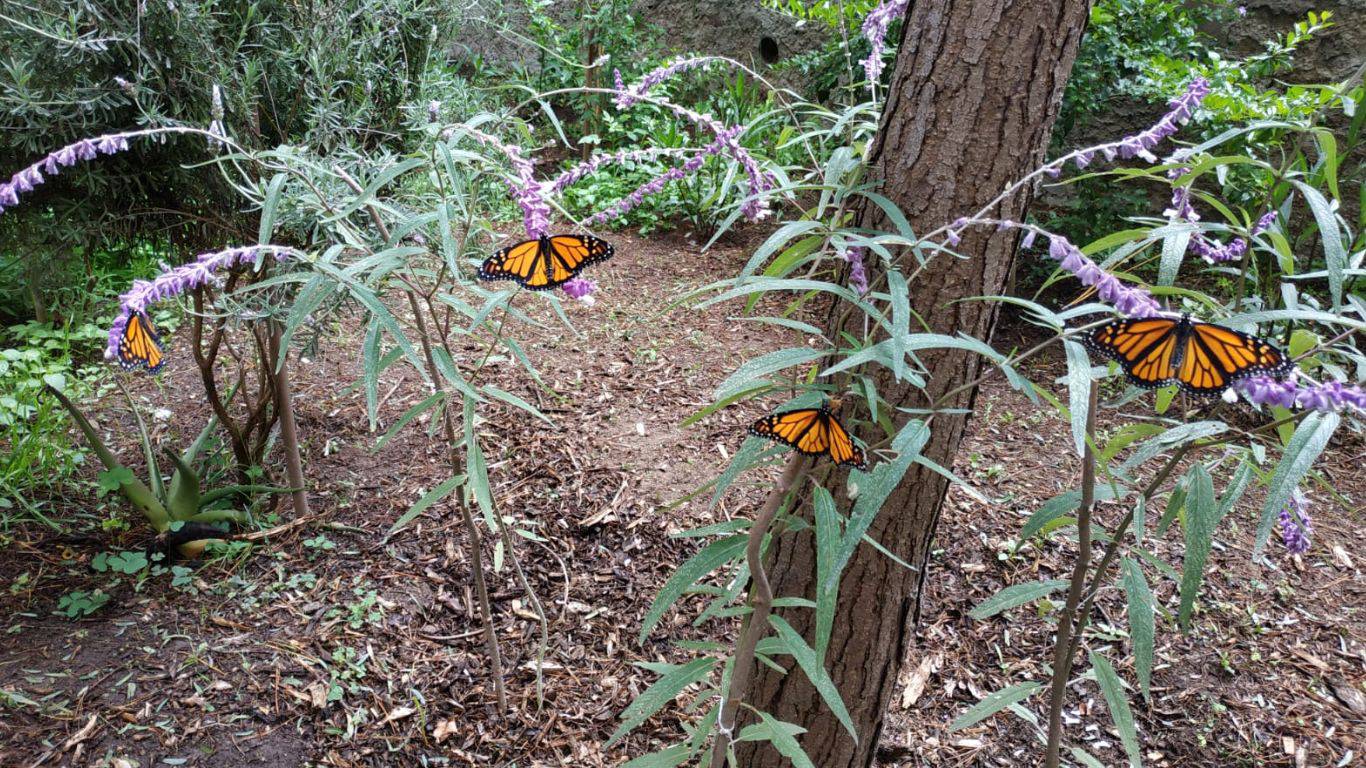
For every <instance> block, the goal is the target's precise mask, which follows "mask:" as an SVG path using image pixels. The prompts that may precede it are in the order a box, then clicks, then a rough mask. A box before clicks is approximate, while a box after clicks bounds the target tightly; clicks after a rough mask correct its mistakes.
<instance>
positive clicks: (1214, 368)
mask: <svg viewBox="0 0 1366 768" xmlns="http://www.w3.org/2000/svg"><path fill="white" fill-rule="evenodd" d="M1082 343H1083V344H1085V345H1086V348H1087V349H1090V350H1091V351H1093V352H1097V353H1100V354H1102V355H1105V356H1106V357H1109V358H1110V359H1112V360H1114V361H1116V362H1118V363H1119V364H1120V366H1121V367H1123V368H1124V373H1125V375H1127V376H1128V378H1129V381H1132V382H1133V383H1135V384H1137V385H1138V386H1140V387H1147V388H1148V389H1155V388H1157V387H1163V386H1166V385H1168V384H1173V383H1175V384H1179V385H1181V388H1182V389H1184V390H1186V391H1187V392H1192V393H1194V394H1197V395H1206V396H1212V395H1217V394H1220V393H1222V392H1223V391H1224V390H1225V389H1228V387H1229V385H1230V384H1232V383H1233V382H1234V381H1237V380H1238V379H1241V378H1243V377H1245V376H1255V375H1266V376H1272V377H1275V378H1280V377H1282V376H1285V375H1286V374H1288V373H1290V371H1291V370H1293V369H1294V363H1292V362H1291V361H1290V359H1289V358H1288V357H1286V356H1285V354H1284V353H1282V352H1281V351H1280V350H1279V349H1276V348H1275V347H1274V346H1272V345H1271V344H1269V343H1267V342H1265V341H1263V340H1261V339H1259V338H1257V337H1256V336H1250V335H1248V334H1246V333H1242V332H1239V331H1235V330H1233V329H1231V328H1225V327H1223V326H1222V325H1214V324H1212V323H1202V322H1199V321H1192V320H1191V319H1190V315H1182V316H1181V319H1179V320H1176V319H1172V318H1169V317H1149V318H1143V319H1136V320H1114V321H1112V322H1109V323H1106V324H1105V325H1102V326H1101V327H1099V328H1097V329H1095V330H1094V331H1092V332H1091V333H1090V334H1088V335H1086V336H1084V337H1082Z"/></svg>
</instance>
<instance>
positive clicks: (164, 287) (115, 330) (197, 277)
mask: <svg viewBox="0 0 1366 768" xmlns="http://www.w3.org/2000/svg"><path fill="white" fill-rule="evenodd" d="M299 255H300V253H299V252H298V251H296V250H294V249H293V248H286V247H284V246H279V245H248V246H242V247H239V248H228V249H227V250H223V251H213V252H210V253H203V254H200V255H199V257H198V258H196V259H195V260H194V261H191V262H189V263H186V264H182V265H180V266H178V267H174V268H172V269H167V270H166V271H164V272H162V273H161V274H160V275H158V276H157V277H156V278H155V279H153V280H134V281H133V287H132V288H130V289H129V290H128V292H127V293H125V294H123V295H122V296H120V297H119V312H118V314H117V315H116V316H115V317H114V324H113V325H112V326H110V328H109V343H108V345H107V346H106V347H105V349H104V357H105V359H106V360H113V359H115V358H116V357H117V356H118V353H119V340H120V339H122V338H123V332H124V330H125V329H127V327H128V321H129V320H130V319H131V318H132V317H133V315H138V314H143V313H145V312H146V311H147V308H148V307H150V306H151V305H153V304H156V303H157V302H160V301H165V300H166V299H170V298H174V297H176V296H180V295H182V294H184V293H187V292H189V291H193V290H195V289H198V288H203V287H204V286H207V285H216V284H218V280H219V278H218V275H217V273H218V272H222V271H224V270H230V269H232V268H234V267H240V266H246V265H248V264H256V263H258V262H259V261H260V260H261V259H264V258H265V257H266V256H273V257H274V258H275V260H276V261H285V260H287V259H290V258H296V257H298V256H299Z"/></svg>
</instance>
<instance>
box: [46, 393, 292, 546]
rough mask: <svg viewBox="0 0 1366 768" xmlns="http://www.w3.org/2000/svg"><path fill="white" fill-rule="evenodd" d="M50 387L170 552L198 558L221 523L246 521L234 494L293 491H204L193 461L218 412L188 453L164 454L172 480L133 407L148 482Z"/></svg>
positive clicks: (217, 536) (219, 534)
mask: <svg viewBox="0 0 1366 768" xmlns="http://www.w3.org/2000/svg"><path fill="white" fill-rule="evenodd" d="M45 386H46V388H47V391H48V392H49V393H51V394H52V396H53V397H55V398H57V400H58V402H60V403H61V404H62V406H63V407H64V408H66V410H67V412H68V413H70V414H71V419H72V421H75V422H76V426H77V427H79V428H80V430H81V433H82V434H84V435H85V439H86V442H88V443H89V444H90V448H91V449H92V450H93V451H94V452H95V455H96V456H98V457H99V459H100V463H102V464H103V465H104V468H105V469H106V470H107V471H109V472H110V473H111V474H112V476H113V477H114V478H115V479H116V481H117V482H118V486H119V492H120V493H122V494H123V496H124V498H126V499H128V501H129V502H130V503H131V504H132V505H133V506H134V507H137V509H138V510H139V511H141V512H142V514H143V516H144V517H146V518H147V522H148V523H149V524H150V525H151V526H152V528H153V530H155V531H156V532H157V534H158V536H159V537H160V540H161V543H162V546H164V547H165V549H166V551H167V552H169V551H170V550H171V548H173V547H174V548H177V549H178V550H179V552H180V554H181V555H183V556H185V557H196V556H198V555H199V553H201V552H202V551H203V550H204V546H205V544H206V543H207V542H208V541H209V540H212V539H222V538H225V537H226V535H227V530H226V528H222V527H219V526H220V525H221V524H224V523H228V524H235V525H242V524H244V523H246V522H247V520H248V517H247V513H246V512H244V511H242V510H239V509H234V508H233V507H232V506H231V503H232V500H233V499H234V498H240V497H241V496H243V495H245V494H250V493H288V492H289V491H290V490H291V489H289V488H277V487H275V486H270V485H228V486H224V487H222V488H214V489H213V490H209V491H204V490H203V488H202V487H201V483H200V477H199V473H198V472H197V471H196V470H195V469H194V463H195V460H196V458H197V457H198V456H199V453H200V451H202V450H203V448H204V444H205V443H206V442H208V438H209V435H210V434H211V433H212V432H213V430H214V427H216V426H217V424H218V420H217V418H216V417H214V418H210V419H209V422H208V423H207V424H205V425H204V429H203V430H201V431H200V432H199V436H198V437H196V438H195V439H194V442H192V443H190V446H189V448H187V449H185V451H184V452H183V453H179V454H177V453H176V452H175V451H173V450H170V449H169V448H168V449H165V454H166V456H167V457H168V458H169V460H170V462H171V464H172V466H173V467H174V468H173V470H172V471H171V476H170V478H169V479H167V478H166V477H165V476H164V475H163V474H162V471H161V466H160V464H159V463H158V462H157V460H156V451H155V449H154V448H153V447H152V441H151V438H150V437H149V436H148V434H147V429H146V427H145V426H144V424H143V422H142V416H141V415H140V414H138V412H137V409H136V408H134V409H133V414H134V415H135V416H136V417H137V420H138V433H139V436H140V438H141V443H142V450H143V456H144V458H145V459H146V461H147V481H146V482H144V481H143V480H141V479H139V478H138V477H137V476H136V475H134V474H133V473H132V471H131V470H129V469H128V468H127V467H125V466H124V465H123V464H122V463H121V462H120V461H119V459H118V457H117V456H116V455H114V452H113V451H111V450H110V449H109V446H107V445H105V443H104V441H103V440H102V439H100V435H99V433H98V432H97V431H96V430H95V427H94V425H92V424H91V423H90V420H89V419H87V418H86V416H85V414H84V413H82V412H81V410H80V409H79V408H77V407H76V404H75V403H73V402H71V399H70V398H68V397H67V396H66V395H65V394H64V393H63V392H61V391H60V390H58V389H56V388H55V387H53V386H51V385H50V384H48V385H45ZM229 398H231V394H230V395H229Z"/></svg>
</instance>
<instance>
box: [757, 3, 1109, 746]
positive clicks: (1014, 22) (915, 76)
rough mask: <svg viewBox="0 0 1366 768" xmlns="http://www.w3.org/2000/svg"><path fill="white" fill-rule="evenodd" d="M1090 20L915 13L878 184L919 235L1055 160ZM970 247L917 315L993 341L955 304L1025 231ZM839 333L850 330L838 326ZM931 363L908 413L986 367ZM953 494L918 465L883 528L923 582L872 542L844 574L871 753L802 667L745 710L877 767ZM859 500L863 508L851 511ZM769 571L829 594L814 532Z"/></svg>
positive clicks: (948, 439) (978, 239) (840, 631)
mask: <svg viewBox="0 0 1366 768" xmlns="http://www.w3.org/2000/svg"><path fill="white" fill-rule="evenodd" d="M1086 19H1087V3H1086V2H1085V0H919V1H918V2H914V3H913V7H912V8H911V9H910V11H909V12H908V17H907V19H906V21H905V24H904V25H903V32H902V42H901V49H900V54H899V55H898V57H897V61H896V66H895V69H894V71H893V74H892V82H891V88H890V92H889V94H888V99H887V105H886V107H885V109H884V110H883V115H882V125H881V127H880V130H879V133H878V138H877V141H876V143H875V145H874V147H873V150H872V156H871V159H870V166H871V167H870V175H871V177H872V178H873V179H875V180H876V179H880V180H882V181H883V186H882V192H883V194H885V195H886V196H887V197H889V198H891V199H892V200H893V201H894V202H896V203H897V205H899V206H900V207H901V209H902V210H903V211H904V212H905V213H906V215H907V217H908V218H909V219H910V221H911V224H912V225H913V226H914V227H915V229H916V230H917V231H928V230H929V229H932V228H934V227H937V226H939V225H942V224H944V223H946V222H949V221H952V220H953V219H955V218H957V217H958V216H962V215H965V214H969V213H972V212H973V211H976V210H977V209H978V208H979V207H981V206H982V205H983V204H985V203H986V202H987V201H989V200H991V199H992V198H994V197H995V196H996V195H997V194H999V193H1000V191H1001V190H1002V189H1003V188H1004V187H1005V186H1006V185H1007V184H1008V183H1009V182H1011V181H1013V180H1015V179H1017V178H1019V177H1021V176H1023V175H1024V174H1025V173H1028V172H1029V171H1030V170H1032V169H1034V168H1035V167H1037V166H1038V165H1039V164H1040V163H1041V162H1042V159H1043V155H1044V151H1045V149H1046V148H1047V146H1048V139H1049V133H1050V131H1051V130H1052V126H1053V120H1054V118H1055V117H1056V115H1057V112H1058V106H1059V104H1060V102H1061V99H1062V91H1063V86H1064V84H1065V83H1066V80H1067V76H1068V74H1069V72H1070V71H1071V68H1072V61H1073V59H1074V58H1075V57H1076V53H1077V45H1078V42H1079V41H1080V39H1081V34H1082V30H1083V29H1084V27H1085V24H1086ZM1027 204H1028V193H1027V191H1026V192H1022V193H1021V194H1019V195H1016V196H1014V197H1013V198H1012V199H1010V200H1007V201H1006V202H1005V203H1004V204H1003V205H1002V206H1001V209H1000V210H999V211H996V212H995V213H996V214H997V215H998V216H1000V217H1001V218H1010V219H1017V220H1018V219H1020V218H1022V217H1023V214H1024V211H1025V208H1026V205H1027ZM863 223H864V224H865V225H866V226H871V227H873V228H876V229H892V227H891V225H890V224H889V222H887V221H886V219H885V216H884V215H883V214H882V213H881V211H880V209H877V208H875V207H870V208H869V209H868V210H866V211H865V216H864V222H863ZM958 250H959V251H960V252H961V253H963V254H964V255H965V256H967V257H968V258H965V259H953V258H946V257H943V256H941V257H939V258H938V259H936V260H935V261H934V262H933V263H932V264H931V266H930V268H929V269H926V270H924V271H923V272H921V273H920V274H919V275H918V277H917V278H916V280H915V282H913V283H912V284H911V288H910V292H911V305H912V307H914V308H915V310H916V311H917V312H918V313H919V315H920V316H921V317H923V318H925V319H926V321H927V322H928V323H929V324H930V326H931V330H933V331H935V332H938V333H957V332H963V333H967V334H971V335H973V336H976V337H978V338H986V337H988V336H989V334H990V332H991V328H992V325H993V322H994V320H995V305H994V304H991V303H987V302H960V303H953V302H955V300H958V299H962V298H965V297H968V296H977V295H984V294H996V293H1000V292H1001V291H1002V290H1003V288H1004V287H1005V285H1006V282H1007V279H1008V277H1009V275H1010V271H1011V261H1012V258H1013V255H1014V250H1015V235H1014V234H1013V233H1011V232H995V231H992V230H981V229H978V230H971V231H968V232H965V233H964V235H963V239H962V243H961V244H960V245H959V247H958ZM869 261H870V264H869V266H870V271H871V270H872V268H873V266H874V265H873V264H872V261H873V260H872V259H870V260H869ZM910 271H911V270H910V269H909V268H907V269H906V270H905V272H906V273H909V272H910ZM830 330H831V331H838V329H834V328H832V329H830ZM829 337H830V338H839V335H838V333H837V332H831V333H830V334H829ZM920 355H921V359H922V360H924V362H925V364H926V365H927V367H928V369H929V371H930V372H931V375H930V377H929V381H928V384H927V387H926V391H924V392H922V391H920V390H918V389H916V388H914V387H910V386H907V385H905V384H902V383H898V382H896V381H895V380H893V379H892V377H891V376H890V375H884V376H882V377H881V378H880V380H878V381H877V382H876V383H877V388H878V391H879V392H880V393H882V395H883V397H885V398H886V399H887V401H888V402H889V403H890V404H891V405H892V406H898V407H912V408H924V407H926V406H927V405H928V403H927V400H926V397H929V398H930V399H934V398H937V397H939V396H940V395H943V394H945V393H947V392H949V391H951V390H953V389H954V388H955V387H958V386H960V385H962V384H964V383H966V382H968V381H970V380H972V379H973V378H975V377H976V376H977V375H978V374H979V371H980V369H981V362H980V360H979V358H977V357H976V356H972V355H968V354H966V353H962V352H956V351H952V352H949V351H946V352H941V353H938V354H934V353H930V352H922V353H920ZM975 396H976V389H975V388H971V389H969V390H967V391H964V392H963V393H961V394H960V395H958V396H957V397H956V398H954V400H953V401H951V402H949V403H946V404H945V407H948V408H962V409H971V408H972V406H973V401H974V399H975ZM966 426H967V417H966V416H965V415H949V414H939V415H937V416H935V418H934V422H933V433H932V435H931V437H930V441H929V443H928V444H927V445H926V447H925V450H924V451H923V453H924V454H925V456H927V457H928V458H930V459H933V460H934V461H935V462H937V463H938V464H940V465H941V466H951V465H952V463H953V457H954V454H955V452H956V451H957V449H958V445H959V442H960V441H961V440H962V437H963V431H964V429H965V427H966ZM863 436H864V437H868V436H869V435H863ZM947 486H948V483H947V481H946V480H945V479H944V478H943V477H942V476H940V475H938V474H935V473H934V472H931V471H929V470H926V469H925V468H924V467H923V466H921V465H920V464H914V465H912V467H911V469H910V471H909V472H907V473H906V476H905V478H904V479H903V480H902V481H901V483H900V485H899V486H898V487H897V488H896V489H895V490H894V491H893V493H892V495H891V496H890V497H889V498H888V500H887V503H886V505H885V506H884V508H883V510H882V512H881V514H879V515H878V517H877V519H876V521H875V522H874V523H873V525H872V527H871V528H870V529H869V531H868V533H869V535H871V536H872V537H873V538H874V539H875V540H877V541H878V542H880V543H881V544H883V545H884V546H886V547H887V548H888V549H889V550H891V551H892V552H894V553H896V554H897V555H898V556H899V557H901V558H903V559H905V560H906V561H907V562H910V563H915V564H918V565H919V566H920V572H919V574H917V573H915V572H912V571H908V570H906V569H905V568H903V567H901V566H899V565H897V564H895V563H894V562H892V561H891V560H890V559H888V558H887V557H886V556H884V555H882V554H879V553H878V552H876V551H875V550H874V549H873V548H872V547H867V546H864V547H860V548H859V550H858V552H857V554H856V555H855V556H854V557H853V559H852V560H851V561H850V563H849V565H848V567H847V568H846V570H845V572H844V574H843V577H842V580H841V583H840V593H839V602H838V608H837V609H836V610H837V614H836V617H835V622H834V632H833V633H832V635H831V639H830V644H829V649H828V651H827V653H826V659H827V661H828V666H829V669H830V674H831V677H832V678H833V679H834V681H835V684H836V685H837V686H838V687H839V690H840V693H841V694H842V695H843V698H844V702H845V704H846V705H847V707H848V709H849V712H850V715H851V717H852V718H853V721H854V725H855V727H856V729H857V731H858V735H859V740H858V743H857V744H855V743H854V741H853V740H852V739H850V737H849V735H848V734H847V733H846V732H845V731H844V729H843V728H842V727H841V726H840V724H839V722H838V721H837V720H835V718H834V717H833V716H832V715H831V714H830V710H829V708H828V707H826V706H825V705H824V703H822V701H821V699H820V696H819V694H817V693H816V691H815V690H814V689H813V688H812V687H811V684H810V682H809V681H808V680H807V679H806V677H805V676H804V675H803V674H801V672H800V671H798V670H793V671H791V672H789V673H788V674H786V675H781V674H777V673H775V672H774V671H773V670H771V669H769V668H767V667H762V668H761V669H760V672H759V674H758V675H756V677H755V679H754V681H753V682H752V683H751V685H750V687H749V690H748V691H747V692H746V694H745V697H744V700H745V701H746V702H748V703H749V704H751V705H753V706H754V707H756V708H757V709H759V710H761V711H765V712H768V713H770V714H772V715H774V716H775V717H777V718H779V719H781V720H786V721H788V722H792V723H796V724H798V725H800V726H802V727H804V728H806V729H807V733H806V735H804V736H803V737H802V744H803V746H804V748H805V749H806V751H807V754H808V755H809V756H810V757H811V760H812V762H814V763H815V764H816V765H818V766H820V767H821V768H846V767H848V768H852V767H853V766H865V767H866V766H871V765H872V764H873V760H874V757H875V753H876V748H877V744H878V740H879V737H880V735H881V730H882V721H883V713H884V711H885V710H886V707H887V703H888V701H889V700H890V698H891V696H892V693H893V689H894V688H895V686H896V681H897V674H898V671H899V669H900V667H901V663H902V661H903V660H904V657H905V655H906V649H907V646H908V643H909V640H910V637H911V631H912V628H913V623H914V617H915V616H916V615H917V614H918V613H919V593H920V587H921V585H922V584H923V577H924V573H925V566H926V563H927V558H928V554H929V548H930V542H931V540H932V537H933V535H934V530H935V525H936V523H937V522H938V519H939V512H940V508H941V506H942V505H943V502H944V494H945V492H946V490H947ZM843 495H844V494H839V493H836V496H837V497H841V496H843ZM843 504H844V506H845V509H844V512H845V513H847V512H848V509H847V507H848V502H847V501H845V502H843ZM769 562H770V567H769V573H770V575H771V578H772V580H773V593H774V594H775V595H779V596H792V595H802V596H806V597H808V598H813V597H814V594H815V590H814V587H815V573H816V565H815V564H816V552H815V542H814V539H813V536H812V535H811V533H810V532H803V533H800V534H797V535H789V536H783V537H779V538H778V539H777V540H775V542H774V544H773V545H772V550H771V552H770V555H769ZM782 615H783V616H784V618H786V619H787V620H788V621H789V622H790V623H791V624H792V625H793V626H794V627H795V628H796V629H797V630H798V631H800V632H802V633H803V635H804V636H806V637H807V638H808V639H809V638H811V637H812V634H813V632H812V630H813V627H812V624H813V616H812V612H811V611H810V610H806V609H800V608H799V609H786V610H784V611H783V612H782ZM788 666H789V667H791V666H793V665H792V664H791V663H790V662H789V664H788ZM736 749H737V756H738V758H739V763H738V765H739V766H742V768H768V767H774V768H776V767H777V766H786V765H788V763H787V761H786V759H785V758H782V757H780V756H779V755H778V753H777V752H776V751H775V750H773V749H772V748H771V747H770V746H768V745H767V744H766V743H762V742H744V743H741V744H737V745H736Z"/></svg>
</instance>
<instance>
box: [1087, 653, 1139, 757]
mask: <svg viewBox="0 0 1366 768" xmlns="http://www.w3.org/2000/svg"><path fill="white" fill-rule="evenodd" d="M1091 667H1092V669H1094V670H1095V671H1096V682H1098V683H1100V692H1101V693H1103V694H1104V695H1105V704H1106V705H1107V706H1108V707H1109V708H1110V717H1111V718H1112V719H1113V720H1114V721H1115V728H1116V729H1118V730H1119V742H1120V743H1121V744H1123V745H1124V752H1125V754H1127V755H1128V756H1129V768H1141V766H1142V765H1143V755H1142V754H1141V753H1140V752H1139V751H1138V729H1137V728H1135V727H1134V713H1133V712H1132V711H1131V710H1130V709H1129V698H1128V697H1127V696H1126V695H1125V694H1124V685H1123V684H1122V683H1120V681H1119V675H1116V674H1115V668H1114V667H1112V666H1110V662H1109V660H1108V659H1106V658H1105V657H1104V656H1101V655H1100V654H1098V653H1096V652H1095V651H1091Z"/></svg>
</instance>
